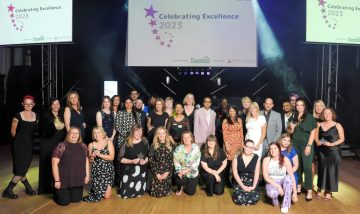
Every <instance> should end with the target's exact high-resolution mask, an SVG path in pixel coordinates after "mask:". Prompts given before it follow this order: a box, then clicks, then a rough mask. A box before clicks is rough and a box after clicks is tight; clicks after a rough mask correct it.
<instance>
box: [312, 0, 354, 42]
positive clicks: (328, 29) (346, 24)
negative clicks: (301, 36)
mask: <svg viewBox="0 0 360 214" xmlns="http://www.w3.org/2000/svg"><path fill="white" fill-rule="evenodd" d="M306 41H307V42H320V43H338V44H356V45H359V44H360V0H306Z"/></svg>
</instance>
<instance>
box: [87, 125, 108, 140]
mask: <svg viewBox="0 0 360 214" xmlns="http://www.w3.org/2000/svg"><path fill="white" fill-rule="evenodd" d="M95 130H99V131H100V133H101V134H103V135H104V138H103V139H106V138H107V135H106V132H105V130H104V128H103V127H102V126H94V128H93V129H92V132H91V135H92V136H91V137H92V139H93V141H95V138H94V132H95Z"/></svg>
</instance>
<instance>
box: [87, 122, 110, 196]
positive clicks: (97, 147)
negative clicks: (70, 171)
mask: <svg viewBox="0 0 360 214" xmlns="http://www.w3.org/2000/svg"><path fill="white" fill-rule="evenodd" d="M92 136H93V140H94V142H92V143H90V144H89V149H88V152H89V157H90V161H91V181H92V187H91V190H90V192H89V195H88V196H86V197H84V198H83V201H86V202H97V201H100V200H101V199H102V198H105V199H108V198H110V196H111V186H112V185H113V182H114V165H113V160H114V146H113V143H112V142H111V141H110V140H109V139H108V138H107V136H106V132H105V130H104V128H103V127H101V126H95V127H94V128H93V131H92Z"/></svg>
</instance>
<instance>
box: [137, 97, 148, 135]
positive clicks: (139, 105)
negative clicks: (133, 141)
mask: <svg viewBox="0 0 360 214" xmlns="http://www.w3.org/2000/svg"><path fill="white" fill-rule="evenodd" d="M143 107H144V102H143V100H142V99H141V98H137V99H136V101H135V112H136V116H137V117H138V118H139V119H140V123H141V127H142V128H143V133H144V136H145V135H146V133H147V127H146V124H147V115H146V113H145V112H144V111H143Z"/></svg>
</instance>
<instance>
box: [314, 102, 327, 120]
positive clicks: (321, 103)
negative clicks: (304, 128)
mask: <svg viewBox="0 0 360 214" xmlns="http://www.w3.org/2000/svg"><path fill="white" fill-rule="evenodd" d="M318 103H319V104H320V105H321V106H322V108H323V110H324V109H325V108H326V105H325V103H324V101H322V100H316V101H315V102H314V107H313V116H314V118H316V117H315V116H316V111H315V106H316V104H318ZM320 115H321V112H320Z"/></svg>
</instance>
